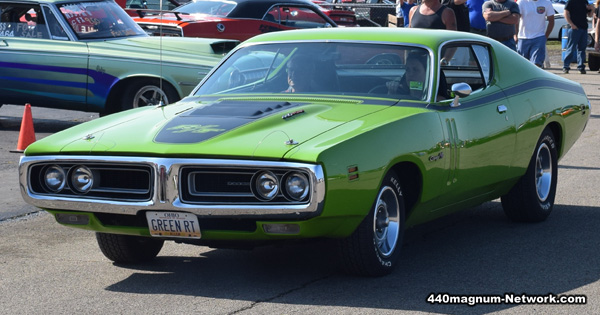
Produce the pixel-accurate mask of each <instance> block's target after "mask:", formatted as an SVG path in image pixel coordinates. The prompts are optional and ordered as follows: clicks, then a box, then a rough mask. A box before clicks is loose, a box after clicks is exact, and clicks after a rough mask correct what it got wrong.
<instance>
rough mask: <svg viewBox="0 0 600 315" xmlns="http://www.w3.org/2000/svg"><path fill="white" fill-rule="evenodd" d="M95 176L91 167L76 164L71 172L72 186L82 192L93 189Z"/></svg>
mask: <svg viewBox="0 0 600 315" xmlns="http://www.w3.org/2000/svg"><path fill="white" fill-rule="evenodd" d="M93 184H94V177H93V175H92V171H90V169H89V168H87V167H85V166H83V165H81V166H75V167H74V168H73V171H72V172H71V187H72V188H73V189H74V190H76V191H78V192H80V193H87V192H88V191H90V189H92V185H93Z"/></svg>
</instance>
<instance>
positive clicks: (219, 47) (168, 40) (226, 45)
mask: <svg viewBox="0 0 600 315" xmlns="http://www.w3.org/2000/svg"><path fill="white" fill-rule="evenodd" d="M237 44H239V41H237V40H230V39H214V38H191V37H161V36H140V37H130V38H124V39H117V40H110V41H103V42H89V43H88V46H89V47H90V52H91V53H92V54H102V55H112V56H119V57H120V58H122V57H131V58H145V59H152V60H158V59H159V58H160V57H161V56H162V57H163V58H164V57H167V58H169V57H178V58H181V59H182V61H183V62H185V63H195V61H194V60H191V59H192V58H190V54H193V55H206V56H210V57H211V58H213V57H218V58H219V60H220V58H222V56H223V55H224V54H225V53H227V52H229V50H231V49H233V48H234V47H235V46H236V45H237ZM215 55H216V56H215ZM199 62H201V61H199Z"/></svg>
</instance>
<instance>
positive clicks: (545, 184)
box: [535, 143, 553, 202]
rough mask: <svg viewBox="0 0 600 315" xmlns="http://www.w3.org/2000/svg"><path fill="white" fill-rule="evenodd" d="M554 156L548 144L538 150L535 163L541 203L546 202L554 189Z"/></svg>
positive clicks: (537, 187)
mask: <svg viewBox="0 0 600 315" xmlns="http://www.w3.org/2000/svg"><path fill="white" fill-rule="evenodd" d="M552 171H553V169H552V154H551V153H550V148H549V147H548V145H547V144H546V143H542V145H540V147H539V148H538V150H537V155H536V161H535V187H536V191H537V195H538V198H539V199H540V201H541V202H544V201H546V199H547V198H548V196H549V195H550V189H551V187H552Z"/></svg>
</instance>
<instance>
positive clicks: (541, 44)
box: [517, 35, 546, 67]
mask: <svg viewBox="0 0 600 315" xmlns="http://www.w3.org/2000/svg"><path fill="white" fill-rule="evenodd" d="M517 52H518V53H519V54H520V55H521V56H523V57H525V59H527V60H529V61H531V62H533V63H534V64H535V65H536V66H538V67H541V66H543V65H544V59H546V36H545V35H542V36H539V37H536V38H519V42H518V43H517Z"/></svg>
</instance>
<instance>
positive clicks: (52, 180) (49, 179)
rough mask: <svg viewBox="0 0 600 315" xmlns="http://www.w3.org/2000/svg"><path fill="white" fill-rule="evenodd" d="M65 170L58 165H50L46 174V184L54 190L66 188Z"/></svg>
mask: <svg viewBox="0 0 600 315" xmlns="http://www.w3.org/2000/svg"><path fill="white" fill-rule="evenodd" d="M65 177H66V176H65V171H64V170H63V169H62V168H61V167H59V166H58V165H53V166H50V167H48V168H47V169H46V173H45V174H44V184H46V187H47V188H48V189H49V190H50V191H52V192H59V191H61V190H62V189H63V188H65Z"/></svg>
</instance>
